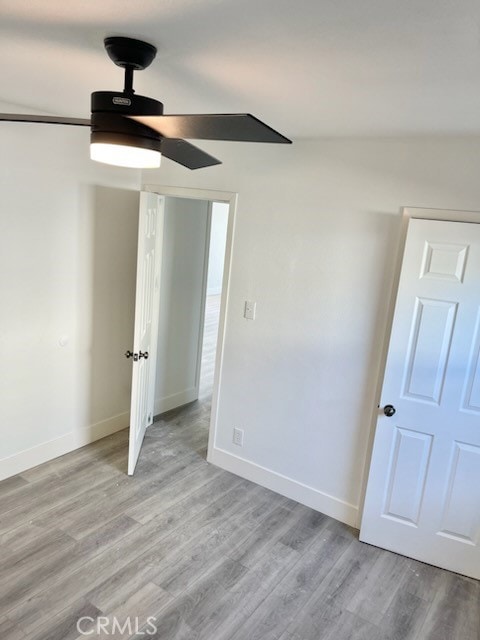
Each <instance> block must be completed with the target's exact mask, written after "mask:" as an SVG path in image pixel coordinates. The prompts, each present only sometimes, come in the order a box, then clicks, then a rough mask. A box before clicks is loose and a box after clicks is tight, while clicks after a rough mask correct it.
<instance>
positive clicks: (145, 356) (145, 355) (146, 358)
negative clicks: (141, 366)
mask: <svg viewBox="0 0 480 640" xmlns="http://www.w3.org/2000/svg"><path fill="white" fill-rule="evenodd" d="M138 357H139V358H145V360H148V351H145V352H144V353H142V352H141V351H140V352H139V354H138Z"/></svg>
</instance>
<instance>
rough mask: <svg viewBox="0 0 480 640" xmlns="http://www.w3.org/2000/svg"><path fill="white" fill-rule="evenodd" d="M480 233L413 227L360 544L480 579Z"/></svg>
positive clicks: (417, 223) (436, 225) (431, 224)
mask: <svg viewBox="0 0 480 640" xmlns="http://www.w3.org/2000/svg"><path fill="white" fill-rule="evenodd" d="M479 283H480V225H477V224H473V223H469V224H467V223H458V222H441V221H433V220H418V219H413V220H411V221H410V224H409V229H408V234H407V241H406V245H405V252H404V258H403V264H402V271H401V275H400V282H399V288H398V294H397V302H396V307H395V315H394V320H393V325H392V332H391V337H390V345H389V350H388V356H387V363H386V369H385V378H384V384H383V389H382V397H381V402H380V405H381V406H382V407H384V406H385V405H387V404H392V405H394V406H395V408H396V413H395V414H394V415H392V416H390V417H388V416H386V415H385V414H384V412H383V410H382V409H380V410H379V416H378V421H377V429H376V434H375V442H374V448H373V453H372V462H371V467H370V474H369V480H368V486H367V494H366V498H365V508H364V513H363V519H362V526H361V532H360V539H361V540H363V541H364V542H369V543H371V544H374V545H377V546H380V547H384V548H386V549H391V550H392V551H396V552H398V553H401V554H404V555H407V556H411V557H413V558H417V559H418V560H421V561H423V562H428V563H430V564H435V565H437V566H440V567H443V568H446V569H451V570H453V571H457V572H459V573H463V574H465V575H469V576H472V577H475V578H480V549H479V537H480V364H479V361H480V356H479V354H480V312H479V309H480V285H479Z"/></svg>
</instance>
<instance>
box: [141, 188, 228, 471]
mask: <svg viewBox="0 0 480 640" xmlns="http://www.w3.org/2000/svg"><path fill="white" fill-rule="evenodd" d="M142 191H150V192H152V193H157V194H158V195H161V196H167V197H173V198H193V199H194V200H209V201H210V202H225V203H227V204H228V226H227V242H226V246H225V262H224V268H223V286H222V297H221V304H220V318H219V325H218V338H217V349H216V355H215V374H214V380H213V390H212V407H211V414H210V426H209V433H208V449H207V460H208V462H212V454H213V450H214V448H215V438H216V433H217V422H218V403H219V398H220V392H221V381H222V368H223V355H224V343H225V322H226V310H227V305H228V298H229V293H230V273H231V264H232V248H233V237H234V231H235V217H236V210H237V200H238V194H237V193H235V192H230V191H214V190H211V189H190V188H185V187H171V186H164V185H160V184H145V185H143V186H142Z"/></svg>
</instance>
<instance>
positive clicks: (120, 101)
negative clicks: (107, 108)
mask: <svg viewBox="0 0 480 640" xmlns="http://www.w3.org/2000/svg"><path fill="white" fill-rule="evenodd" d="M112 102H113V104H121V105H123V106H126V107H129V106H130V105H131V104H132V101H131V100H130V98H121V97H120V96H115V97H114V98H112Z"/></svg>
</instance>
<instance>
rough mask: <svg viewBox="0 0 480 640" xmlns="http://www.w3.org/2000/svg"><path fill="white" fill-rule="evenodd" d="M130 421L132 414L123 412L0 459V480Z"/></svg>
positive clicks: (102, 436) (59, 454)
mask: <svg viewBox="0 0 480 640" xmlns="http://www.w3.org/2000/svg"><path fill="white" fill-rule="evenodd" d="M129 422H130V414H129V413H121V414H120V415H118V416H113V417H112V418H108V420H103V421H102V422H97V423H96V424H93V425H91V426H90V427H85V428H83V429H78V430H77V431H71V432H70V433H66V434H65V435H63V436H60V437H59V438H55V439H54V440H49V441H48V442H42V444H39V445H37V446H36V447H32V448H31V449H25V450H24V451H20V452H19V453H16V454H14V455H13V456H9V457H8V458H3V459H2V460H0V480H4V479H5V478H9V477H10V476H14V475H16V474H17V473H22V471H26V470H27V469H31V468H32V467H36V466H37V465H39V464H43V463H44V462H48V461H49V460H53V459H54V458H58V457H59V456H63V455H64V454H65V453H69V452H70V451H73V450H74V449H79V448H80V447H84V446H85V445H86V444H90V443H91V442H95V440H100V439H101V438H105V437H106V436H109V435H110V434H112V433H115V432H116V431H121V430H122V429H125V428H126V427H128V425H129Z"/></svg>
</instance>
